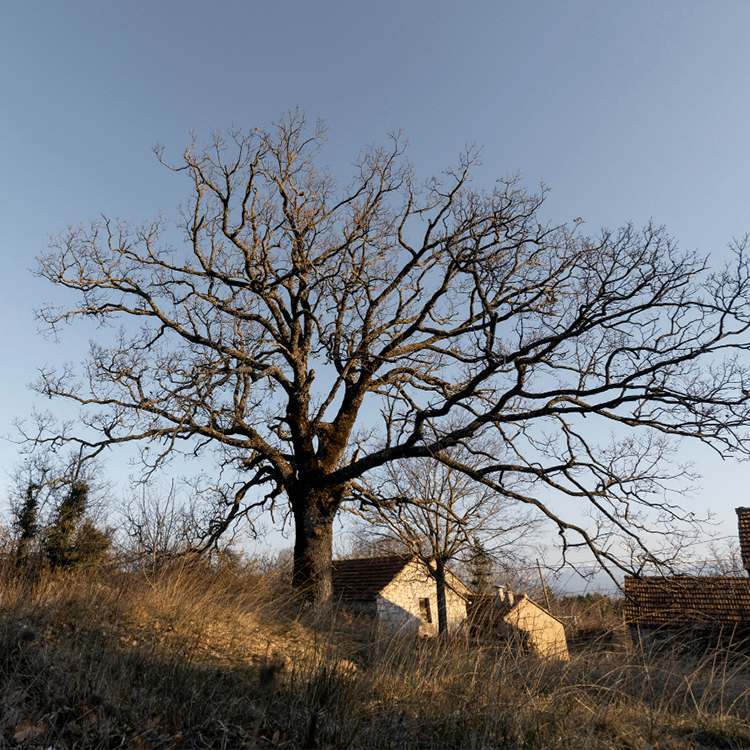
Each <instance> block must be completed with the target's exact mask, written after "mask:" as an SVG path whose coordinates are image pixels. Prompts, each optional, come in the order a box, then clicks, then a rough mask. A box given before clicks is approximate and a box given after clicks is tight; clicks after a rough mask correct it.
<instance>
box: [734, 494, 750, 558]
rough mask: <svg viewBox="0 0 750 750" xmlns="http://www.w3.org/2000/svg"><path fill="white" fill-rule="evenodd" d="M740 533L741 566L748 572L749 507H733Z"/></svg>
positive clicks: (749, 553)
mask: <svg viewBox="0 0 750 750" xmlns="http://www.w3.org/2000/svg"><path fill="white" fill-rule="evenodd" d="M735 512H736V513H737V525H738V526H739V533H740V552H742V567H743V568H744V569H745V570H747V571H748V572H750V508H735Z"/></svg>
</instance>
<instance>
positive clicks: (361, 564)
mask: <svg viewBox="0 0 750 750" xmlns="http://www.w3.org/2000/svg"><path fill="white" fill-rule="evenodd" d="M411 560H412V557H411V555H388V556H387V557H360V558H355V559H352V560H334V561H333V596H334V599H344V600H347V599H348V600H357V601H372V600H374V599H375V598H376V597H377V595H378V594H379V593H380V592H381V591H382V590H383V589H384V588H385V587H386V586H387V585H388V584H389V583H390V582H391V581H392V580H393V579H394V578H395V577H396V576H397V575H398V574H399V573H400V572H401V571H402V570H403V569H404V568H405V567H406V566H407V565H408V564H409V562H410V561H411Z"/></svg>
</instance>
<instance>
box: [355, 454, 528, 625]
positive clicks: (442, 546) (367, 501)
mask: <svg viewBox="0 0 750 750" xmlns="http://www.w3.org/2000/svg"><path fill="white" fill-rule="evenodd" d="M458 453H459V451H457V450H455V449H448V450H446V451H445V455H446V456H450V457H451V459H452V460H453V462H454V463H461V464H465V465H467V466H473V468H474V469H475V470H478V469H480V467H478V466H477V465H476V464H475V462H474V461H473V460H472V457H471V456H468V457H467V456H459V455H458ZM361 499H362V500H363V507H362V510H361V511H360V512H359V515H360V517H361V518H362V519H363V520H364V521H365V522H366V524H367V528H366V529H364V533H367V534H374V535H375V536H376V537H380V538H381V539H382V540H385V541H386V543H387V541H391V543H393V542H394V541H395V542H396V544H397V545H398V546H400V547H401V549H402V550H403V551H406V552H408V553H411V554H413V555H415V556H416V557H417V558H418V559H419V560H421V561H422V562H423V563H424V565H425V568H426V570H427V571H429V575H430V576H431V577H432V578H433V579H434V581H435V586H436V591H437V608H438V631H439V632H440V633H441V634H442V633H446V632H447V631H448V613H447V608H446V592H447V588H448V587H449V585H450V584H449V579H448V575H447V570H448V566H449V564H450V563H451V562H458V561H461V562H463V563H468V562H469V558H470V557H471V555H472V551H476V549H477V546H481V548H482V550H483V551H484V552H485V553H487V554H488V555H489V557H490V558H492V557H494V558H496V559H497V558H499V557H504V556H506V555H507V554H508V553H511V554H513V555H514V556H515V557H517V559H520V558H521V556H522V554H523V548H524V547H525V546H527V542H528V541H529V536H530V535H531V534H533V532H534V529H535V526H537V525H538V518H536V519H535V518H534V517H532V516H531V514H530V513H529V511H528V509H527V510H524V509H523V508H521V507H520V506H522V505H523V504H522V503H519V502H517V501H514V500H509V499H508V498H507V497H505V496H504V495H501V494H499V493H497V492H495V491H494V489H492V488H490V487H488V486H486V485H485V484H481V483H477V482H475V481H474V480H472V479H471V478H469V477H468V476H467V475H466V474H465V473H464V472H463V471H458V470H456V469H454V468H452V467H448V466H446V465H445V464H443V463H440V462H439V461H435V460H433V459H428V458H414V459H406V460H404V461H400V462H395V463H391V464H388V465H387V466H386V467H384V471H383V472H382V475H381V477H380V481H378V482H376V483H373V482H371V483H370V487H369V488H368V490H367V491H366V492H364V493H362V495H361ZM524 507H526V506H524Z"/></svg>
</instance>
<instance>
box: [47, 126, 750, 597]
mask: <svg viewBox="0 0 750 750" xmlns="http://www.w3.org/2000/svg"><path fill="white" fill-rule="evenodd" d="M323 141H324V130H323V128H322V127H321V126H320V125H318V126H317V127H314V126H308V124H307V123H306V122H305V118H304V117H303V116H300V115H299V114H297V113H291V114H290V115H288V116H286V117H284V118H282V119H281V120H280V121H279V122H278V123H276V124H275V125H274V126H272V127H269V128H256V129H254V130H251V131H249V132H241V131H230V132H229V133H228V134H226V135H223V136H222V135H219V136H217V137H215V138H214V140H213V142H212V143H211V144H210V145H209V146H208V147H207V148H204V149H201V148H199V147H197V146H196V145H195V144H194V145H193V146H191V147H190V148H188V149H187V150H186V151H185V153H184V155H183V157H182V160H181V161H180V162H179V164H178V165H176V166H175V165H173V166H171V168H172V169H174V170H175V171H176V172H177V173H179V175H182V176H183V177H185V178H186V179H187V180H188V181H189V183H190V188H191V191H192V193H191V197H190V199H189V202H188V203H187V204H186V205H185V206H184V207H183V209H182V211H181V213H180V218H179V221H178V222H177V223H176V226H174V225H170V224H169V223H168V222H167V221H166V220H165V219H164V218H162V217H161V216H159V217H157V218H156V219H155V220H153V221H150V222H147V223H145V224H141V225H130V224H124V223H116V222H114V221H112V220H110V219H107V218H104V219H102V220H100V221H95V222H93V223H92V224H91V225H90V226H82V227H78V228H71V229H69V230H67V231H66V232H64V233H63V234H62V235H61V236H59V237H58V238H57V239H56V240H54V241H53V243H52V245H51V248H50V249H49V251H48V252H46V253H45V254H44V255H42V256H41V257H40V259H39V265H38V270H37V273H38V274H39V275H40V276H42V277H44V278H46V279H48V280H49V281H51V282H52V283H53V284H56V285H58V286H60V287H66V288H68V289H69V290H71V291H73V292H76V293H77V294H78V297H79V301H78V302H77V304H75V306H73V307H71V308H70V309H68V308H67V307H64V308H62V309H58V308H55V307H52V306H49V307H46V308H44V309H42V310H41V311H40V312H39V315H40V317H41V319H42V320H43V321H44V323H45V324H46V325H47V326H48V327H49V329H50V330H51V331H53V332H55V331H57V330H58V328H59V327H60V325H61V324H63V323H69V322H72V321H73V320H74V319H76V318H90V319H94V320H95V321H98V322H99V323H101V324H103V325H110V324H113V323H115V322H116V321H117V322H118V323H119V324H121V325H122V326H123V327H122V328H121V329H119V331H118V330H117V329H116V328H110V329H109V330H108V331H104V332H103V334H102V336H101V337H100V339H99V343H93V344H92V345H91V351H90V355H89V358H88V361H87V362H86V364H85V367H84V369H83V372H82V374H81V375H78V374H77V373H76V372H74V371H73V370H72V369H70V368H68V367H64V368H62V369H60V370H55V369H51V368H50V369H44V370H43V372H42V374H41V378H40V381H39V385H38V387H39V390H40V391H41V392H42V393H43V394H45V395H47V396H50V397H62V398H64V399H68V400H72V401H75V402H78V403H79V404H81V405H82V407H83V408H82V415H81V422H80V423H79V424H78V425H77V429H76V431H75V432H73V433H58V434H56V435H51V434H50V435H48V436H47V437H46V438H45V437H44V436H42V437H39V436H37V439H41V440H44V439H56V440H57V441H58V442H59V441H60V440H75V441H79V442H82V443H83V444H84V446H86V447H88V449H89V452H90V453H96V452H97V451H100V450H102V449H103V448H104V447H106V446H111V445H113V444H115V443H128V442H129V443H134V442H137V443H139V444H140V445H141V446H142V448H143V449H144V450H143V451H142V455H143V457H144V461H146V464H147V466H149V467H152V468H153V467H158V465H159V464H160V463H163V462H164V461H166V460H167V459H168V458H169V457H170V455H172V454H174V453H175V452H176V451H187V452H188V453H194V454H195V455H196V456H199V455H206V454H209V452H210V453H212V455H213V458H214V459H215V460H216V461H217V468H216V480H217V481H216V487H215V489H216V494H215V496H214V497H215V500H216V502H215V503H214V508H215V511H216V512H215V515H214V516H213V517H212V519H211V523H210V524H209V527H208V528H207V529H206V540H205V543H206V544H210V543H212V542H213V541H215V540H216V539H218V537H219V535H220V534H221V533H222V532H223V531H224V530H225V529H227V528H228V527H229V526H230V525H231V524H233V523H235V522H237V521H238V520H240V519H241V518H242V517H243V516H248V515H250V514H252V513H255V512H256V511H257V509H258V508H260V507H272V506H273V505H274V504H278V503H280V502H286V503H288V508H289V510H290V512H291V515H292V517H293V523H294V528H295V533H296V540H295V546H294V582H295V584H296V585H298V586H300V587H305V586H307V587H311V590H312V592H313V593H314V594H315V596H316V597H317V598H318V599H326V598H328V597H330V595H331V576H330V570H331V566H330V562H331V537H332V523H333V520H334V517H335V516H336V513H337V511H338V510H339V509H340V507H341V506H342V504H343V503H345V502H347V499H348V498H350V497H351V493H352V491H353V490H354V489H356V487H357V482H358V479H359V478H361V477H363V475H364V474H365V473H366V472H370V471H372V470H374V469H376V468H378V467H380V466H383V465H385V464H387V463H389V462H392V461H399V460H401V459H405V458H413V457H420V456H422V457H425V456H430V457H432V458H434V459H437V460H440V461H444V462H445V463H446V464H448V465H451V466H453V467H454V468H457V469H458V470H464V469H465V470H466V471H467V473H468V474H469V475H470V476H472V477H473V478H474V479H476V480H478V481H481V482H484V483H485V484H486V485H487V486H490V487H492V488H493V489H495V490H496V491H497V492H499V493H503V494H505V495H506V496H509V497H516V496H517V499H519V500H521V501H524V502H527V503H529V504H531V505H532V506H535V507H536V509H537V510H538V511H539V512H540V513H542V514H544V515H546V516H547V517H549V518H551V519H552V520H553V521H554V523H555V524H557V526H558V528H559V530H560V533H561V534H562V535H563V538H564V539H567V538H569V539H571V540H575V539H577V540H578V541H579V542H581V543H583V544H586V545H589V546H590V548H591V549H592V550H593V551H594V553H595V554H596V555H597V556H598V557H599V559H600V560H602V561H603V562H607V561H610V562H613V563H615V564H617V563H618V558H617V555H616V554H614V553H613V552H612V550H611V549H610V548H608V547H606V545H602V544H598V542H597V538H596V536H594V535H593V534H592V533H590V531H589V530H587V527H584V526H585V525H584V524H581V523H580V522H579V521H578V520H577V519H578V517H579V516H578V515H577V513H578V511H577V510H576V511H575V512H574V513H572V514H571V515H569V516H566V515H565V514H560V513H559V512H557V509H559V507H561V506H560V505H559V504H557V505H555V504H554V503H549V502H546V501H545V498H546V497H553V496H555V495H556V496H561V497H564V498H566V499H567V500H566V502H567V504H568V506H569V507H573V506H575V507H576V508H580V506H581V505H588V506H590V507H591V508H593V509H595V510H596V512H597V513H598V514H600V516H601V517H602V518H604V519H605V520H606V521H607V523H609V524H610V525H612V526H614V527H616V528H619V529H620V530H621V531H622V532H623V533H624V534H626V535H630V537H631V539H634V540H635V543H637V544H640V540H641V536H640V533H641V525H642V524H641V517H640V516H639V515H638V514H637V513H636V510H637V509H639V508H643V507H646V508H648V507H653V506H656V509H657V510H660V511H663V512H664V513H666V514H667V515H674V514H679V512H680V511H679V509H678V508H675V507H673V506H672V505H670V504H668V503H667V502H666V501H665V500H664V499H663V498H662V497H661V496H659V495H654V494H649V492H651V491H652V490H654V488H655V487H658V485H659V484H660V483H661V481H662V480H663V479H664V478H665V475H664V471H663V469H662V468H661V466H662V465H661V464H660V462H659V458H660V455H661V454H662V453H663V450H664V446H663V444H662V441H663V439H664V438H669V437H680V436H689V437H693V438H697V439H699V440H702V441H704V442H706V443H709V444H710V445H712V446H714V447H715V448H717V449H718V450H720V451H725V450H726V451H729V450H737V449H739V450H744V443H743V440H744V428H745V424H746V421H747V412H748V407H747V401H748V395H747V394H748V388H750V377H749V376H748V370H747V365H746V363H745V361H744V359H742V358H741V357H742V356H743V355H744V351H745V349H746V348H747V346H748V336H747V334H748V325H749V321H750V307H748V291H750V287H749V286H748V264H747V259H746V257H745V255H744V243H739V244H737V245H736V246H735V250H736V262H735V263H734V265H732V266H731V267H728V268H725V269H723V270H719V271H718V272H716V273H709V272H708V271H707V269H706V266H705V263H704V260H703V259H702V258H701V257H699V256H698V255H696V254H694V253H682V252H679V251H678V249H677V248H676V246H675V244H674V243H673V242H672V241H671V240H670V238H669V237H668V236H667V235H666V234H665V232H664V231H663V230H662V229H660V228H656V227H653V226H648V227H646V228H645V229H644V230H643V231H636V230H634V229H633V228H632V227H630V226H627V227H625V228H624V229H621V230H619V231H616V232H610V231H604V232H602V233H601V234H600V235H599V236H597V237H586V236H582V235H581V234H580V233H579V230H580V225H579V224H578V223H574V225H573V226H572V228H569V227H566V226H560V227H552V226H548V225H546V224H545V223H543V222H542V221H541V220H540V216H539V213H540V207H541V205H542V202H543V199H544V191H542V193H541V194H540V195H532V194H529V193H528V192H526V191H525V190H524V189H523V188H522V187H521V186H520V185H519V184H518V182H517V181H516V180H515V179H506V180H501V181H500V182H498V183H497V185H496V187H495V189H493V190H491V191H483V190H479V189H476V188H475V187H473V186H472V183H471V173H472V170H473V168H474V167H475V166H476V163H477V158H476V154H475V153H474V152H471V151H469V152H467V153H465V154H464V156H463V157H462V158H460V160H459V162H458V166H457V167H456V168H455V169H452V170H448V171H446V172H445V173H443V174H442V175H440V176H439V177H435V178H432V179H429V180H427V181H423V182H420V181H418V180H417V178H416V177H415V174H414V172H413V169H412V167H411V165H410V164H409V162H408V161H407V160H406V159H405V157H404V146H403V143H402V141H401V140H400V138H399V137H393V139H392V140H391V142H390V146H389V147H388V148H381V149H369V150H366V151H364V152H363V153H362V154H361V156H360V157H359V159H358V161H357V162H356V166H355V170H354V177H353V180H352V182H351V183H350V184H349V185H347V186H345V187H340V186H338V185H337V183H336V181H335V180H334V179H333V177H332V176H331V175H330V174H329V172H328V171H326V170H325V169H322V168H320V167H319V166H318V165H317V162H316V160H317V159H319V150H320V147H321V145H322V143H323ZM157 155H158V156H159V157H160V159H162V158H163V152H162V151H161V150H160V149H157ZM179 175H178V176H179ZM457 425H459V426H457ZM603 425H604V429H603ZM606 425H613V426H614V428H615V433H614V437H613V438H612V439H611V440H610V439H609V438H608V437H607V439H606V441H605V442H606V445H602V446H601V447H600V445H599V441H600V440H601V439H602V436H604V435H606V433H607V430H606ZM487 432H491V433H494V434H493V439H494V440H495V441H497V442H498V443H499V444H500V445H501V446H502V447H503V453H502V456H503V458H502V460H499V459H496V460H494V461H485V462H484V463H483V464H482V466H483V468H482V469H481V471H478V470H476V469H472V467H471V466H466V467H464V466H462V465H461V462H460V461H458V462H457V461H456V460H455V459H452V458H451V454H450V452H448V451H447V449H449V448H451V447H452V446H456V445H462V446H464V448H465V449H467V450H469V451H470V450H471V445H472V439H473V436H475V435H478V434H479V433H487ZM146 448H148V449H149V450H148V451H146V450H145V449H146ZM518 478H525V479H528V478H533V479H534V480H535V482H534V483H531V484H529V482H522V483H521V484H523V485H524V486H526V487H531V488H536V489H529V490H528V491H526V492H521V493H519V492H518V491H517V490H515V489H514V488H517V487H518V486H520V484H519V481H517V479H518ZM571 534H572V536H571ZM576 535H577V536H576Z"/></svg>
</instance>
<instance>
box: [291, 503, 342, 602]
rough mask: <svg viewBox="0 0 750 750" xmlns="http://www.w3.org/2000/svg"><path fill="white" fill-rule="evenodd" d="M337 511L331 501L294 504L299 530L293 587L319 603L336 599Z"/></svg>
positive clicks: (297, 531) (295, 548) (336, 505)
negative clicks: (333, 570) (333, 576)
mask: <svg viewBox="0 0 750 750" xmlns="http://www.w3.org/2000/svg"><path fill="white" fill-rule="evenodd" d="M337 509H338V504H337V503H335V502H331V501H330V499H329V498H325V499H322V500H321V499H320V498H316V497H314V496H309V495H308V496H305V497H302V498H298V499H296V500H294V501H293V502H292V510H293V513H294V528H295V537H294V572H293V574H292V585H293V586H294V588H295V589H296V590H297V591H298V592H299V593H300V594H302V595H303V596H304V597H305V598H306V599H310V600H312V601H314V602H315V603H316V604H325V603H328V602H330V601H332V599H333V585H332V581H331V561H332V556H333V519H334V518H335V516H336V510H337Z"/></svg>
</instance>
